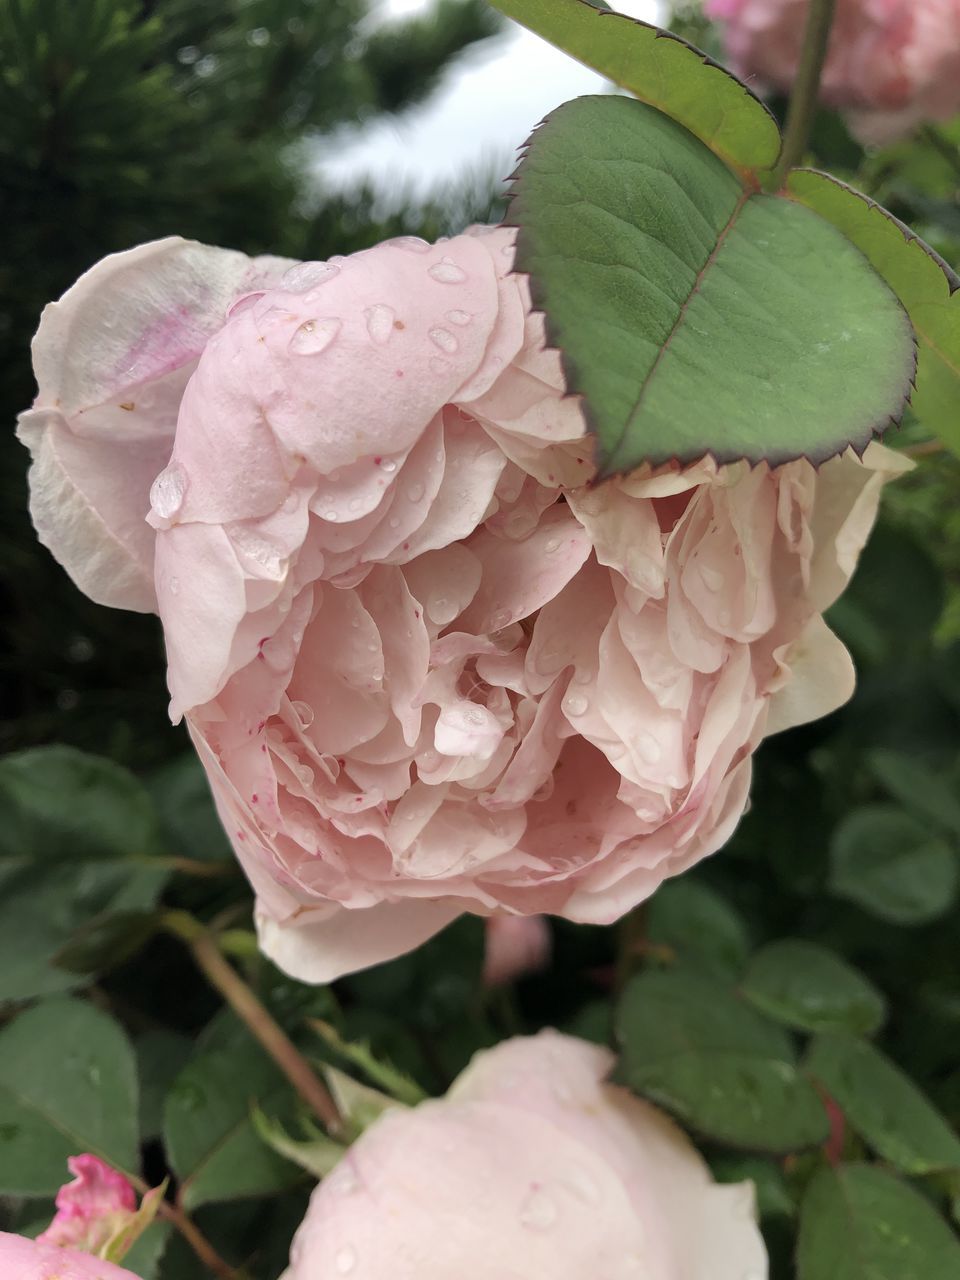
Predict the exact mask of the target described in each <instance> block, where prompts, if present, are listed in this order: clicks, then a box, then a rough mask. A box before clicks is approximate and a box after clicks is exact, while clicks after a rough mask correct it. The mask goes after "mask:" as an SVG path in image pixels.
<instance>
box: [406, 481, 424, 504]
mask: <svg viewBox="0 0 960 1280" xmlns="http://www.w3.org/2000/svg"><path fill="white" fill-rule="evenodd" d="M407 497H408V498H409V499H410V501H411V502H419V501H420V500H421V498H422V497H423V485H422V484H412V485H411V486H410V488H409V489H408V490H407Z"/></svg>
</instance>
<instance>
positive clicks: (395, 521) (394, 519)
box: [387, 516, 400, 529]
mask: <svg viewBox="0 0 960 1280" xmlns="http://www.w3.org/2000/svg"><path fill="white" fill-rule="evenodd" d="M387 524H388V525H389V526H390V528H391V529H399V528H400V517H399V516H391V517H390V519H389V520H388V521H387Z"/></svg>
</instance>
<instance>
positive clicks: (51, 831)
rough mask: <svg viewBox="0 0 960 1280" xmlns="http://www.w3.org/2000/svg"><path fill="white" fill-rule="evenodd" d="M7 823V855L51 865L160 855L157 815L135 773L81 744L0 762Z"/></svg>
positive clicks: (0, 851) (3, 840)
mask: <svg viewBox="0 0 960 1280" xmlns="http://www.w3.org/2000/svg"><path fill="white" fill-rule="evenodd" d="M0 804H2V806H3V812H4V817H5V821H4V824H3V829H2V831H0V856H2V857H6V858H35V859H37V860H42V861H44V862H52V861H57V860H69V861H71V862H78V861H83V860H103V859H106V858H132V857H141V858H142V857H143V856H144V855H149V854H152V853H157V852H159V844H160V840H159V824H158V820H157V815H156V811H155V810H154V807H153V804H152V803H151V801H150V797H149V795H148V794H147V792H146V790H145V789H144V787H143V786H142V785H141V784H140V783H139V782H138V781H137V779H136V778H135V777H134V776H133V774H132V773H130V772H129V771H128V770H127V769H123V768H121V766H120V765H118V764H114V763H113V761H112V760H104V759H102V758H101V757H99V756H91V755H87V754H86V753H85V752H83V751H77V750H76V749H75V748H73V747H62V746H53V747H35V748H33V749H32V750H30V751H19V752H16V753H15V754H13V755H8V756H5V757H4V758H3V759H2V760H0Z"/></svg>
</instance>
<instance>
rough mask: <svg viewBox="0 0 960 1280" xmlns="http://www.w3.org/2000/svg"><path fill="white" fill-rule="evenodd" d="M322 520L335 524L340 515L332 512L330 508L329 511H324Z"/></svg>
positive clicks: (337, 512)
mask: <svg viewBox="0 0 960 1280" xmlns="http://www.w3.org/2000/svg"><path fill="white" fill-rule="evenodd" d="M323 518H324V520H329V521H330V523H331V524H336V523H337V521H338V520H339V519H340V513H339V511H334V509H333V508H332V507H331V508H330V510H329V511H325V512H324V513H323Z"/></svg>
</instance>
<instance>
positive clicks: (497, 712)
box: [20, 228, 905, 981]
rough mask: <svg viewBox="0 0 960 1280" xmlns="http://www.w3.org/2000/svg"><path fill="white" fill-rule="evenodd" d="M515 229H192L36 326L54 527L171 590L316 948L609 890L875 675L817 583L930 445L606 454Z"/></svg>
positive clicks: (74, 547) (262, 849) (245, 840)
mask: <svg viewBox="0 0 960 1280" xmlns="http://www.w3.org/2000/svg"><path fill="white" fill-rule="evenodd" d="M512 262H513V234H512V233H511V232H510V231H508V230H505V229H490V228H480V229H475V230H473V231H471V232H469V233H468V234H465V235H462V236H458V237H456V238H455V239H452V240H448V241H444V242H441V243H438V244H437V245H435V246H431V245H429V244H426V243H424V242H422V241H419V240H412V239H409V238H405V239H401V240H398V241H391V242H387V243H384V244H381V245H379V246H377V247H376V248H374V249H371V250H368V251H365V252H362V253H357V254H354V255H353V256H351V257H349V258H346V259H340V260H337V259H332V260H331V261H330V262H328V263H303V264H295V265H292V266H291V265H290V264H287V263H283V262H279V261H277V260H275V259H261V260H257V261H255V262H250V261H248V260H246V259H245V258H243V257H242V256H241V255H239V254H235V253H229V252H227V251H224V250H219V249H213V248H206V247H203V246H200V245H196V244H191V243H186V242H183V241H180V240H176V239H173V240H166V241H160V242H157V243H155V244H152V245H145V246H143V247H141V248H139V249H135V250H132V251H131V252H129V253H125V254H120V255H116V256H114V257H111V258H108V259H106V260H104V261H103V262H101V263H100V264H99V265H98V266H96V267H95V268H94V269H93V270H92V271H90V272H89V273H88V274H87V275H86V276H84V277H83V278H82V279H81V280H80V281H79V282H78V283H77V284H76V285H75V286H74V287H73V288H72V289H71V290H70V291H69V292H68V293H67V294H66V295H65V297H64V298H63V299H62V300H61V301H60V302H59V303H57V304H54V305H53V306H51V307H49V308H48V309H47V310H46V311H45V313H44V316H43V319H42V322H41V325H40V329H39V332H38V334H37V337H36V339H35V343H34V360H35V367H36V372H37V378H38V382H39V388H40V390H39V395H38V397H37V400H36V404H35V406H34V408H33V409H32V410H31V411H29V412H28V413H26V414H24V415H23V416H22V418H21V424H20V434H21V437H22V439H23V440H24V441H25V442H26V443H27V444H28V446H29V447H30V449H31V451H32V452H33V455H34V464H33V469H32V474H31V502H32V511H33V516H34V520H35V523H36V526H37V529H38V531H39V533H40V536H41V538H42V539H43V540H44V541H45V542H46V544H47V545H48V546H49V547H50V549H51V550H52V551H53V553H54V554H55V555H56V556H57V557H58V558H59V559H60V560H61V561H62V562H63V564H64V565H65V566H66V567H67V569H68V570H69V571H70V572H71V574H72V575H73V576H74V578H75V580H76V581H77V583H78V585H79V586H80V587H81V588H82V589H83V590H85V591H86V592H87V593H88V594H89V595H91V596H92V597H93V598H94V599H96V600H100V601H102V602H104V603H107V604H112V605H116V606H119V607H123V608H130V609H139V610H150V609H154V608H156V609H157V610H158V612H159V614H160V617H161V619H162V622H163V627H164V635H165V639H166V645H167V656H168V671H169V687H170V691H171V695H172V707H171V709H172V714H173V716H174V718H176V719H178V718H180V717H181V716H183V717H185V718H186V722H187V725H188V727H189V730H190V734H191V736H192V738H193V741H194V743H195V745H196V748H197V751H198V753H199V755H200V758H201V760H202V761H203V764H204V767H205V769H206V771H207V774H208V777H209V779H210V783H211V786H212V789H213V792H214V796H215V798H216V802H217V806H218V809H219V812H220V815H221V818H222V820H223V822H224V825H225V827H226V830H227V832H228V834H229V836H230V838H231V840H232V842H233V845H234V848H235V850H236V852H237V855H238V857H239V859H240V861H241V863H242V864H243V866H244V868H245V870H246V872H247V875H248V876H249V878H250V880H251V882H252V884H253V886H254V888H255V890H256V894H257V898H258V927H259V931H260V938H261V943H262V945H263V947H264V949H265V950H266V952H267V953H268V954H269V955H270V956H271V957H272V958H273V959H274V960H275V961H276V962H277V963H278V964H279V965H280V966H281V967H282V968H284V969H286V970H287V971H288V972H290V973H292V974H294V975H295V976H298V977H301V978H303V979H306V980H309V981H326V980H329V979H332V978H334V977H336V976H337V975H338V974H340V973H343V972H346V971H349V970H353V969H358V968H361V967H363V966H365V965H369V964H372V963H375V962H377V961H380V960H384V959H386V958H388V957H390V956H394V955H397V954H400V953H401V952H403V951H405V950H408V949H410V948H411V947H414V946H416V945H417V944H418V943H420V942H421V941H423V940H424V939H425V938H427V937H429V936H430V935H431V934H433V933H435V932H436V931H437V930H438V929H440V928H442V927H443V926H444V925H445V924H446V923H447V922H449V921H450V920H452V919H453V918H454V917H455V916H457V915H459V914H460V913H462V912H464V911H470V912H475V913H478V914H481V915H491V914H498V913H500V914H513V915H529V914H536V913H544V912H545V913H554V914H558V915H563V916H566V917H567V918H569V919H572V920H577V921H587V922H597V923H608V922H611V921H613V920H615V919H617V918H618V917H619V916H620V915H622V914H623V913H624V912H625V911H627V910H629V909H630V908H631V907H633V906H634V905H635V904H636V903H637V902H639V901H640V900H641V899H643V898H645V897H646V896H648V895H649V894H650V893H652V892H653V890H654V889H655V888H656V887H657V886H658V885H659V884H660V883H661V882H662V881H663V880H664V879H665V878H666V877H668V876H672V875H676V874H677V873H678V872H681V871H683V870H684V869H685V868H686V867H689V866H691V865H692V864H693V863H695V862H697V861H698V860H699V859H700V858H702V857H704V856H705V855H707V854H709V853H712V852H714V851H715V850H716V849H718V848H719V847H720V846H721V845H722V844H723V843H724V841H725V840H726V839H727V837H728V836H729V835H730V833H731V831H732V830H733V828H734V826H735V825H736V823H737V821H738V819H739V817H740V815H741V813H742V812H743V809H744V806H745V803H746V800H747V793H748V788H749V781H750V766H751V755H752V752H753V750H754V748H755V747H756V746H757V744H758V743H759V742H760V740H761V738H762V737H763V736H764V734H765V733H770V732H774V731H776V730H778V729H782V728H785V727H787V726H789V725H791V724H795V723H799V722H801V721H804V720H808V719H811V718H814V717H816V716H818V715H822V714H824V713H825V712H827V711H829V710H831V709H832V708H834V707H835V706H837V705H839V704H840V703H841V702H842V701H843V700H844V699H845V698H846V697H847V696H848V695H849V693H850V690H851V688H852V682H853V672H852V667H851V663H850V660H849V657H848V655H847V653H846V651H845V650H844V648H843V646H842V645H841V644H840V642H839V641H838V640H837V639H836V638H835V637H834V636H833V635H832V634H831V632H830V631H829V629H828V628H827V627H826V625H825V624H824V622H823V619H822V616H821V614H822V611H823V610H824V609H825V608H826V607H827V606H828V605H829V604H830V603H832V601H833V600H834V599H836V597H837V595H838V594H839V593H840V591H841V590H842V589H843V587H844V585H845V584H846V582H847V580H848V579H849V577H850V574H851V573H852V571H853V568H854V566H855V563H856V559H857V555H858V552H859V550H860V548H861V546H862V544H863V542H864V540H865V538H866V536H867V533H868V531H869V528H870V526H871V524H872V521H873V519H874V516H875V512H876V508H877V501H878V498H879V493H880V489H881V487H882V485H883V483H884V481H885V480H886V479H887V478H888V477H889V476H891V475H893V474H894V473H896V472H897V471H898V470H900V469H902V468H903V466H904V465H905V464H904V463H903V462H902V461H901V460H900V459H899V458H897V456H896V455H894V454H892V453H890V452H889V451H887V450H885V449H884V448H883V447H881V446H880V445H877V444H874V445H871V446H870V447H869V448H868V449H867V451H866V453H865V454H864V457H863V459H862V460H861V459H859V458H857V457H856V456H855V455H854V454H853V453H852V452H848V453H847V454H845V455H844V456H842V457H838V458H835V459H834V460H832V461H830V462H828V463H827V464H825V465H824V466H823V467H822V468H821V469H820V470H819V471H817V470H815V469H814V468H813V467H812V466H811V465H810V464H808V463H807V462H805V461H797V462H792V463H789V464H787V465H784V466H780V467H777V468H773V469H771V468H770V467H768V466H766V465H762V466H759V467H756V468H754V469H751V468H750V467H749V466H747V465H746V464H738V465H732V466H718V465H717V464H715V463H714V462H713V461H712V460H711V459H709V458H706V459H704V460H703V461H701V462H699V463H697V464H695V465H692V466H686V467H680V466H665V467H661V468H659V469H657V470H650V469H649V468H641V469H640V470H638V471H636V472H634V473H633V474H631V475H629V476H626V477H624V478H622V479H618V480H615V481H612V482H609V483H606V484H603V485H601V486H598V487H596V488H592V487H590V485H589V480H590V477H591V474H592V468H591V450H590V442H589V439H588V437H587V435H586V430H585V425H584V419H583V415H582V413H581V409H580V406H579V403H578V401H577V400H576V398H573V397H568V396H566V395H565V389H564V380H563V375H562V370H561V365H560V359H559V356H558V354H557V352H556V351H554V350H551V349H549V348H547V347H546V346H545V340H544V329H543V318H542V316H541V315H539V314H538V313H536V312H534V311H532V310H531V305H530V298H529V294H528V289H527V285H526V282H525V279H524V278H522V277H520V276H517V275H514V274H512V273H511V270H510V269H511V266H512ZM158 473H159V474H158ZM148 495H149V496H148Z"/></svg>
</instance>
